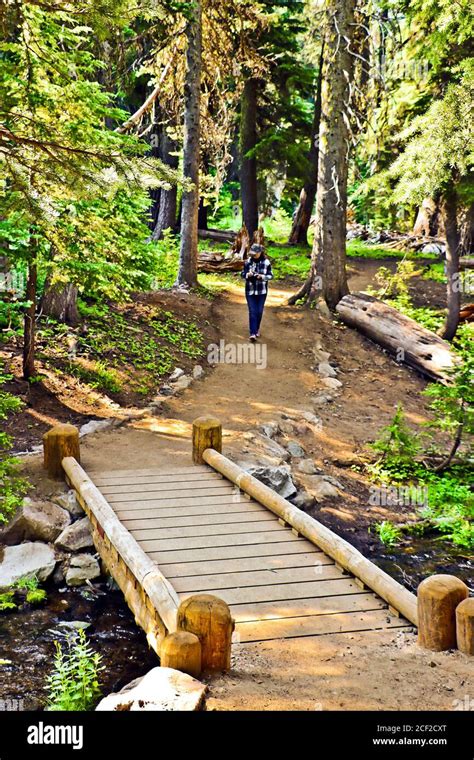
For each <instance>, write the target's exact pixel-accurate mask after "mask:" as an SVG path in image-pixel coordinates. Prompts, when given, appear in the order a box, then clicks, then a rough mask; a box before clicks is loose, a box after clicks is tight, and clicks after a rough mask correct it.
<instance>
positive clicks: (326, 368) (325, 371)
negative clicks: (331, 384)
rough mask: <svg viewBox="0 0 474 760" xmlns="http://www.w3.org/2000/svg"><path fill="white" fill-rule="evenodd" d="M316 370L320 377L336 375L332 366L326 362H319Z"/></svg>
mask: <svg viewBox="0 0 474 760" xmlns="http://www.w3.org/2000/svg"><path fill="white" fill-rule="evenodd" d="M318 372H319V374H320V375H321V377H336V375H337V372H336V370H335V369H334V367H331V365H330V364H328V363H327V362H321V364H320V365H319V366H318Z"/></svg>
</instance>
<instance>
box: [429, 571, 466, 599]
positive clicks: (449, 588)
mask: <svg viewBox="0 0 474 760" xmlns="http://www.w3.org/2000/svg"><path fill="white" fill-rule="evenodd" d="M458 594H459V595H461V598H465V597H466V596H467V595H468V594H469V589H468V587H467V586H466V584H465V583H463V581H462V580H460V578H456V576H455V575H443V574H441V573H440V574H437V575H430V576H429V578H425V579H424V580H423V581H421V583H420V585H419V586H418V596H419V597H422V598H425V599H433V600H434V601H435V600H438V599H439V600H442V599H444V598H446V597H450V596H452V595H454V596H457V595H458Z"/></svg>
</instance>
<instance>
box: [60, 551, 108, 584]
mask: <svg viewBox="0 0 474 760" xmlns="http://www.w3.org/2000/svg"><path fill="white" fill-rule="evenodd" d="M99 575H100V565H99V563H98V561H97V559H96V558H95V557H94V556H93V555H92V554H76V555H75V556H73V557H71V560H70V563H69V567H68V569H67V571H66V583H67V585H68V586H82V584H83V583H85V582H86V581H87V580H89V581H90V580H93V578H98V577H99Z"/></svg>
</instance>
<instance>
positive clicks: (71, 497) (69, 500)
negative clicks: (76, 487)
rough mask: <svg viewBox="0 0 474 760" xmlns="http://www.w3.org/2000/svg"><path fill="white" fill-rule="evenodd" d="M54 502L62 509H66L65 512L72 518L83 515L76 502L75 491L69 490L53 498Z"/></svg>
mask: <svg viewBox="0 0 474 760" xmlns="http://www.w3.org/2000/svg"><path fill="white" fill-rule="evenodd" d="M54 501H55V502H56V504H59V506H60V507H63V509H67V511H68V512H69V513H70V514H71V515H73V516H74V517H77V516H78V515H83V514H84V510H83V509H82V507H81V505H80V504H79V502H78V500H77V497H76V492H75V491H72V490H71V491H68V492H67V493H64V494H61V495H60V496H55V497H54Z"/></svg>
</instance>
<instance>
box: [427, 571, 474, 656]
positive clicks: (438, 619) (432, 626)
mask: <svg viewBox="0 0 474 760" xmlns="http://www.w3.org/2000/svg"><path fill="white" fill-rule="evenodd" d="M468 595H469V590H468V588H467V586H466V584H465V583H463V582H462V581H461V580H459V578H456V577H455V576H454V575H431V576H430V577H429V578H425V580H424V581H422V582H421V583H420V585H419V586H418V644H419V645H420V646H422V647H424V648H425V649H431V650H432V651H433V652H443V651H444V650H445V649H454V648H455V647H456V607H457V606H458V604H459V603H460V602H462V601H463V600H464V599H466V597H467V596H468Z"/></svg>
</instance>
